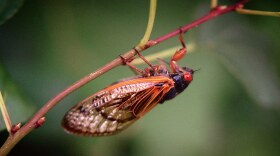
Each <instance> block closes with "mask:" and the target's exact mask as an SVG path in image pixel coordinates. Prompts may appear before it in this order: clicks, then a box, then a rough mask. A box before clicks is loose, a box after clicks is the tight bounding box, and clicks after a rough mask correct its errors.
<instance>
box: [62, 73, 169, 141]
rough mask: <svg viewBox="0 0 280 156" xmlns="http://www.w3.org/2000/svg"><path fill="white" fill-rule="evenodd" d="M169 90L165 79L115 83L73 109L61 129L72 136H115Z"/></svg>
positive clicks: (157, 77)
mask: <svg viewBox="0 0 280 156" xmlns="http://www.w3.org/2000/svg"><path fill="white" fill-rule="evenodd" d="M172 87H173V81H172V80H171V79H169V78H168V77H163V76H154V77H150V78H135V79H131V80H128V81H122V82H118V83H116V84H113V85H112V86H109V87H107V88H105V89H103V90H101V91H100V92H98V93H96V94H94V95H92V96H90V97H88V98H87V99H85V100H84V101H82V102H80V103H78V104H77V105H75V106H74V107H73V108H72V109H70V111H69V112H68V113H67V114H66V115H65V117H64V119H63V121H62V126H63V127H64V129H65V130H66V131H67V132H69V133H73V134H78V135H89V136H103V135H110V134H115V133H117V132H119V131H121V130H123V129H125V128H126V127H128V126H129V125H131V124H132V123H134V122H135V121H136V120H137V119H139V118H140V117H141V116H143V115H144V114H145V113H147V112H148V111H150V110H151V109H152V108H153V107H154V106H156V104H157V103H158V102H159V101H160V100H161V99H162V97H163V96H164V94H165V93H167V92H168V91H169V89H170V88H172Z"/></svg>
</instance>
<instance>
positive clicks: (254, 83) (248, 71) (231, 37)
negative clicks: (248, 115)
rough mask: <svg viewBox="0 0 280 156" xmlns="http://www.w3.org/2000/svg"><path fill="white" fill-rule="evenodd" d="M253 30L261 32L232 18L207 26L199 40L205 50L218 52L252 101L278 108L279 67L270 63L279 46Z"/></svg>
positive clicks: (270, 38)
mask: <svg viewBox="0 0 280 156" xmlns="http://www.w3.org/2000/svg"><path fill="white" fill-rule="evenodd" d="M221 22H223V23H221ZM275 22H276V21H275ZM241 23H242V24H241ZM268 27H269V26H268ZM254 29H259V28H255V27H254V26H251V25H246V23H245V22H244V21H242V19H241V18H234V17H229V18H227V19H225V18H224V19H219V21H218V22H213V23H210V24H207V28H206V27H204V28H202V30H203V32H202V35H201V36H200V37H201V38H202V40H203V41H204V45H206V46H207V47H208V49H205V50H207V51H208V52H210V51H213V52H216V54H217V56H218V58H219V59H220V60H221V61H222V63H223V64H224V65H225V67H226V68H227V69H228V71H229V72H230V73H231V74H232V76H234V77H235V78H236V79H237V80H239V82H240V83H241V84H242V85H243V86H244V88H245V89H246V90H247V93H248V95H250V96H251V98H252V99H254V100H255V101H256V102H257V103H258V104H260V105H262V106H265V107H279V104H280V97H279V95H280V84H279V79H278V76H277V74H276V73H277V72H276V71H275V69H276V67H275V66H276V65H275V64H272V63H271V62H269V59H268V53H269V52H272V50H275V49H273V48H272V47H273V44H276V42H274V41H273V40H272V37H271V36H266V35H264V34H261V32H256V31H254ZM275 31H277V30H275ZM275 33H276V32H275ZM276 34H277V33H276ZM209 47H211V48H210V49H211V50H209Z"/></svg>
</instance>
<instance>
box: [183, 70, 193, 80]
mask: <svg viewBox="0 0 280 156" xmlns="http://www.w3.org/2000/svg"><path fill="white" fill-rule="evenodd" d="M184 79H185V80H186V81H188V82H190V81H192V79H193V76H192V74H191V73H189V72H187V73H185V74H184Z"/></svg>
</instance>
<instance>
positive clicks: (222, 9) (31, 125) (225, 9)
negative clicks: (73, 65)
mask: <svg viewBox="0 0 280 156" xmlns="http://www.w3.org/2000/svg"><path fill="white" fill-rule="evenodd" d="M247 2H248V0H242V1H240V2H238V3H236V4H234V5H231V6H217V7H215V8H213V9H212V10H211V11H210V12H209V13H208V14H206V15H205V16H203V17H201V18H199V19H198V20H196V21H193V22H192V23H190V24H187V25H185V26H182V27H181V28H180V29H176V30H175V31H173V32H170V33H168V34H166V35H163V36H161V37H158V38H156V39H154V40H151V41H149V42H148V43H147V44H146V45H145V46H144V47H136V48H137V50H138V51H139V52H141V51H143V50H145V49H147V48H149V47H152V46H154V45H156V44H159V43H161V42H163V41H165V40H167V39H169V38H171V37H174V36H176V35H178V34H179V33H180V32H183V33H184V32H186V31H188V30H189V29H191V28H194V27H196V26H198V25H200V24H202V23H204V22H206V21H209V20H211V19H213V18H215V17H216V16H219V15H222V14H225V13H229V12H232V11H236V9H238V8H242V7H243V5H244V4H245V3H247ZM134 55H135V50H133V49H132V50H130V51H128V52H127V53H125V54H124V55H122V56H123V57H124V58H127V59H130V58H132V57H133V56H134ZM122 64H123V60H122V59H121V58H119V57H118V58H116V59H114V60H113V61H112V62H110V63H108V64H106V65H105V66H103V67H101V68H99V69H98V70H96V71H95V72H93V73H90V74H89V75H87V76H85V77H84V78H82V79H80V80H78V81H77V82H75V83H74V84H72V85H71V86H69V87H68V88H66V89H65V90H63V91H62V92H60V93H59V94H57V95H56V96H55V97H53V98H52V99H51V100H50V101H48V102H47V103H46V104H45V105H44V106H43V107H42V108H41V109H40V110H39V111H38V112H37V113H36V114H35V115H34V116H33V117H32V118H31V119H30V120H29V121H28V122H27V123H26V124H25V125H24V126H23V127H22V128H20V129H18V130H17V132H16V133H14V134H11V135H10V136H9V137H8V138H7V140H6V142H5V143H4V144H3V146H2V147H1V148H0V155H7V154H8V153H9V152H10V150H11V149H12V148H13V147H14V146H15V145H16V144H17V143H18V142H19V141H20V140H21V139H22V138H23V137H24V136H25V135H27V134H28V133H29V132H31V131H32V130H33V129H35V128H37V127H38V123H41V120H42V117H43V116H45V114H46V113H47V112H48V111H49V110H50V109H51V108H53V107H54V106H55V105H56V104H57V103H58V102H60V101H61V100H62V99H64V98H65V97H66V96H67V95H69V94H71V93H72V92H73V91H75V90H77V89H78V88H80V87H82V86H84V85H85V84H87V83H88V82H90V81H92V80H94V79H95V78H97V77H99V76H101V75H102V74H104V73H106V72H107V71H109V70H111V69H113V68H115V67H117V66H119V65H122ZM42 123H43V122H42Z"/></svg>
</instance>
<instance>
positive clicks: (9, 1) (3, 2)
mask: <svg viewBox="0 0 280 156" xmlns="http://www.w3.org/2000/svg"><path fill="white" fill-rule="evenodd" d="M22 4H23V0H0V25H2V24H3V23H4V22H5V21H7V20H8V19H10V18H12V17H13V16H14V15H15V14H16V13H17V11H18V9H19V8H20V7H21V5H22Z"/></svg>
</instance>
